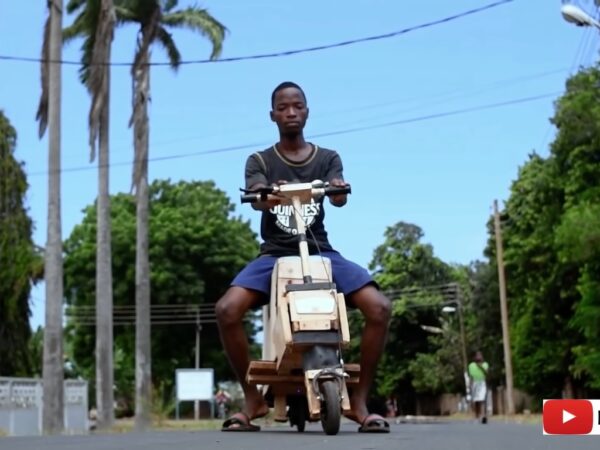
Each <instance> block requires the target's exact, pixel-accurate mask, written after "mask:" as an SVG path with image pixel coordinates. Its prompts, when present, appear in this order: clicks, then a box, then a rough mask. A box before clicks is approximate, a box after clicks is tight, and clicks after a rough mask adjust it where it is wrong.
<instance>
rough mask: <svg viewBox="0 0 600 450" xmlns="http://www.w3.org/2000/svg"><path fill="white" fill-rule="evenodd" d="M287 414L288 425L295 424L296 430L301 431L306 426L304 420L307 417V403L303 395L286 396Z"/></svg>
mask: <svg viewBox="0 0 600 450" xmlns="http://www.w3.org/2000/svg"><path fill="white" fill-rule="evenodd" d="M288 405H289V410H288V416H289V419H290V425H291V426H296V428H297V429H298V432H300V433H302V432H303V431H304V430H305V428H306V420H307V419H308V404H307V402H306V398H305V397H291V398H288Z"/></svg>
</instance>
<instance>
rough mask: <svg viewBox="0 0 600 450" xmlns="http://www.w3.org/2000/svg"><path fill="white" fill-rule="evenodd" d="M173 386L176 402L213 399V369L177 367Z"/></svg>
mask: <svg viewBox="0 0 600 450" xmlns="http://www.w3.org/2000/svg"><path fill="white" fill-rule="evenodd" d="M175 386H176V396H177V401H178V402H183V401H189V400H211V401H212V399H213V396H214V394H213V386H214V370H213V369H177V370H176V371H175Z"/></svg>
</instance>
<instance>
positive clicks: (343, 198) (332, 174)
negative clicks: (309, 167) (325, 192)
mask: <svg viewBox="0 0 600 450" xmlns="http://www.w3.org/2000/svg"><path fill="white" fill-rule="evenodd" d="M343 173H344V166H343V165H342V158H340V155H338V154H337V153H335V154H334V156H333V158H331V161H330V162H329V167H328V168H327V176H326V177H325V180H326V181H329V185H330V186H335V187H346V186H348V183H346V182H345V181H344V175H343ZM347 201H348V195H347V194H341V195H331V196H329V202H330V203H331V204H332V205H333V206H337V207H340V206H344V205H345V204H346V202H347Z"/></svg>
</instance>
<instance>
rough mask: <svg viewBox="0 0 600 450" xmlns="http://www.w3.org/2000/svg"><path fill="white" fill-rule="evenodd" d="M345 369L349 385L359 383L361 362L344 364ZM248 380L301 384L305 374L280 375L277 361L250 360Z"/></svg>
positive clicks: (269, 383)
mask: <svg viewBox="0 0 600 450" xmlns="http://www.w3.org/2000/svg"><path fill="white" fill-rule="evenodd" d="M344 371H345V372H346V373H347V374H348V375H349V377H348V378H346V384H347V385H355V384H358V379H359V375H360V364H344ZM246 381H247V382H248V383H249V384H254V385H256V384H268V385H273V386H274V385H282V384H299V385H302V386H303V385H304V375H294V374H286V375H278V374H277V363H276V362H275V361H262V360H260V361H250V367H248V373H247V374H246Z"/></svg>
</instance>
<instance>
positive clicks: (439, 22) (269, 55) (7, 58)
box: [0, 0, 514, 67]
mask: <svg viewBox="0 0 600 450" xmlns="http://www.w3.org/2000/svg"><path fill="white" fill-rule="evenodd" d="M513 1H514V0H500V1H497V2H494V3H490V4H487V5H484V6H481V7H479V8H474V9H470V10H467V11H464V12H461V13H458V14H454V15H452V16H448V17H445V18H443V19H439V20H434V21H431V22H426V23H423V24H420V25H415V26H412V27H408V28H404V29H401V30H398V31H392V32H391V33H385V34H379V35H375V36H368V37H363V38H356V39H350V40H347V41H341V42H336V43H334V44H325V45H318V46H314V47H307V48H301V49H296V50H286V51H281V52H273V53H261V54H256V55H247V56H233V57H230V58H221V59H215V60H211V59H198V60H188V61H181V62H180V64H181V65H184V64H185V65H192V64H208V63H224V62H237V61H247V60H256V59H268V58H279V57H283V56H291V55H298V54H301V53H310V52H317V51H322V50H328V49H332V48H339V47H346V46H349V45H354V44H359V43H362V42H370V41H378V40H382V39H389V38H393V37H396V36H400V35H403V34H407V33H410V32H412V31H417V30H421V29H424V28H430V27H433V26H436V25H442V24H444V23H447V22H452V21H454V20H457V19H461V18H463V17H467V16H470V15H473V14H477V13H480V12H483V11H486V10H489V9H492V8H495V7H498V6H501V5H504V4H507V3H512V2H513ZM0 60H5V61H21V62H36V63H39V62H43V61H45V60H44V59H41V58H33V57H22V56H9V55H0ZM47 62H50V63H55V62H59V63H60V64H63V65H71V66H80V65H81V61H72V60H60V61H51V60H48V61H47ZM94 64H98V65H110V66H127V67H129V66H131V65H133V63H132V62H127V63H126V62H116V63H101V62H99V63H94ZM147 65H149V66H170V65H171V63H169V62H166V61H162V62H149V63H148V64H147Z"/></svg>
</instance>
